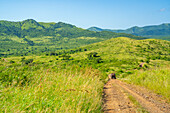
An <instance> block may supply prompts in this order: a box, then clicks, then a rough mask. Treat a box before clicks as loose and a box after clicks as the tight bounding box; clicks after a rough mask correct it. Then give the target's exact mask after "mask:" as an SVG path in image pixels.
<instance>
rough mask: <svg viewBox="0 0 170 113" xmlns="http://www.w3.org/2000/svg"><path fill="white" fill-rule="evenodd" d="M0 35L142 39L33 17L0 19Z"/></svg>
mask: <svg viewBox="0 0 170 113" xmlns="http://www.w3.org/2000/svg"><path fill="white" fill-rule="evenodd" d="M0 36H17V37H20V38H25V36H29V37H41V36H54V37H56V36H60V37H67V38H77V37H82V36H85V37H102V38H113V37H120V36H126V37H129V38H134V39H144V38H142V37H137V36H134V35H128V34H118V33H113V32H106V31H104V32H101V33H98V32H94V31H89V30H86V29H82V28H78V27H76V26H74V25H71V24H67V23H63V22H58V23H44V22H37V21H35V20H33V19H27V20H24V21H21V22H10V21H0Z"/></svg>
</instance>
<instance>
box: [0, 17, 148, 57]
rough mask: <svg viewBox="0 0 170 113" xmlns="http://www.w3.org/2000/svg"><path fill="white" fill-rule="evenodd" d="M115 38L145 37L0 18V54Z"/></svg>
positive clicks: (72, 46)
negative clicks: (2, 19)
mask: <svg viewBox="0 0 170 113" xmlns="http://www.w3.org/2000/svg"><path fill="white" fill-rule="evenodd" d="M116 37H129V38H133V39H146V38H144V37H140V36H135V35H131V34H125V33H114V32H110V31H101V32H96V31H90V30H86V29H82V28H78V27H76V26H75V25H71V24H67V23H63V22H58V23H54V22H50V23H44V22H37V21H35V20H33V19H27V20H24V21H20V22H10V21H0V56H1V55H2V56H4V55H7V54H8V55H29V54H34V53H36V54H37V53H42V52H47V51H55V50H60V49H70V48H75V47H80V46H84V45H87V44H91V43H95V42H100V41H103V40H107V39H110V38H116Z"/></svg>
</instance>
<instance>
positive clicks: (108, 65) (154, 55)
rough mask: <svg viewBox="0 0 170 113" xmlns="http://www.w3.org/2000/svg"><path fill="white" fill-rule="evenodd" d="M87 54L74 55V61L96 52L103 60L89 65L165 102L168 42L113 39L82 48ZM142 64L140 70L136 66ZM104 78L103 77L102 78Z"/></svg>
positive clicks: (168, 80)
mask: <svg viewBox="0 0 170 113" xmlns="http://www.w3.org/2000/svg"><path fill="white" fill-rule="evenodd" d="M84 48H86V49H87V50H89V51H87V52H83V53H77V54H74V55H73V57H74V58H76V59H84V57H86V56H87V55H86V54H88V53H90V52H97V53H98V55H99V56H101V58H102V59H103V63H101V64H97V65H96V64H94V65H93V64H92V66H93V67H94V68H97V69H99V70H100V71H102V72H105V73H106V74H109V73H112V72H115V73H116V75H117V77H119V78H124V80H126V81H129V82H130V83H135V84H138V85H142V86H145V87H147V88H149V89H151V90H153V91H155V92H156V93H158V94H160V95H163V96H164V97H166V98H168V99H170V98H169V90H170V85H169V84H168V83H169V82H170V77H168V75H169V73H170V70H169V66H170V65H169V64H170V62H169V61H170V56H169V53H170V42H169V41H163V40H155V39H147V40H133V39H129V38H124V37H121V38H116V39H110V40H107V41H104V42H99V43H96V44H92V45H89V46H85V47H84ZM142 62H144V63H145V64H144V66H143V67H142V68H141V67H139V64H140V63H142ZM105 76H106V75H105Z"/></svg>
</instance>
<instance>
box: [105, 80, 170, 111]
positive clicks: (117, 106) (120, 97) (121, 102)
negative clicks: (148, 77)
mask: <svg viewBox="0 0 170 113" xmlns="http://www.w3.org/2000/svg"><path fill="white" fill-rule="evenodd" d="M130 96H131V97H133V98H134V99H135V101H137V102H138V103H139V104H138V105H136V104H134V102H132V101H131V100H130V99H129V98H130ZM103 103H104V104H103V111H104V113H137V112H149V113H170V104H168V103H167V102H166V101H165V100H163V99H161V96H160V95H156V94H154V93H152V92H150V91H148V90H146V89H144V88H142V87H139V86H134V85H130V84H127V83H124V82H121V81H120V80H116V79H115V80H110V81H108V82H107V83H106V84H105V86H104V93H103ZM139 106H140V108H139ZM139 109H142V111H139Z"/></svg>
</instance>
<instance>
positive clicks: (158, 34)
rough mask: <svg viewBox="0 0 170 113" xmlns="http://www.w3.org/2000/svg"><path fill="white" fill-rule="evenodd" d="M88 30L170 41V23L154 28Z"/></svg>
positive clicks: (96, 28)
mask: <svg viewBox="0 0 170 113" xmlns="http://www.w3.org/2000/svg"><path fill="white" fill-rule="evenodd" d="M88 30H91V31H98V32H99V31H112V32H115V33H127V34H133V35H137V36H142V37H148V38H157V39H165V40H170V23H166V24H161V25H153V26H144V27H138V26H134V27H131V28H129V29H126V30H111V29H102V28H98V27H91V28H88Z"/></svg>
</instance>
